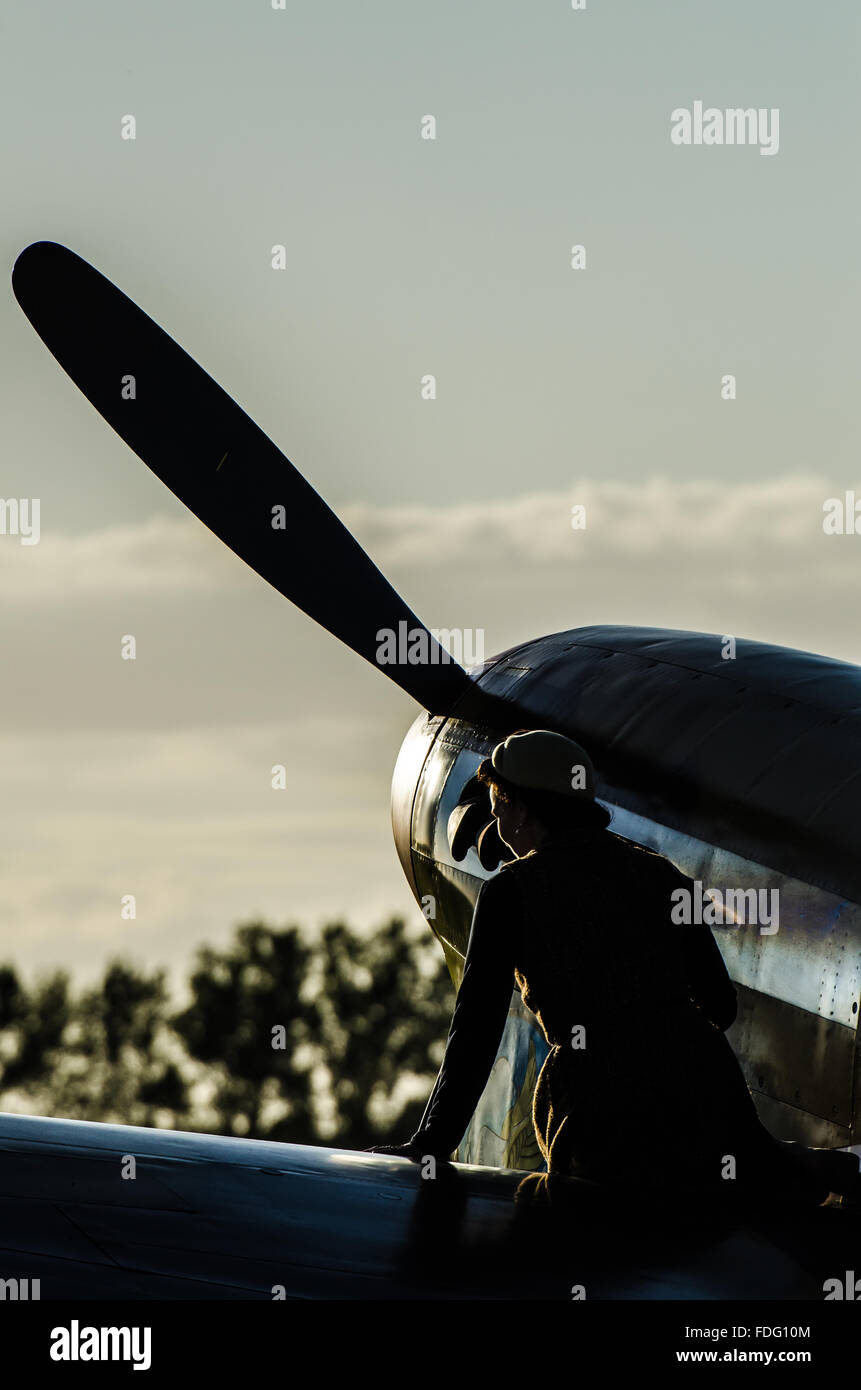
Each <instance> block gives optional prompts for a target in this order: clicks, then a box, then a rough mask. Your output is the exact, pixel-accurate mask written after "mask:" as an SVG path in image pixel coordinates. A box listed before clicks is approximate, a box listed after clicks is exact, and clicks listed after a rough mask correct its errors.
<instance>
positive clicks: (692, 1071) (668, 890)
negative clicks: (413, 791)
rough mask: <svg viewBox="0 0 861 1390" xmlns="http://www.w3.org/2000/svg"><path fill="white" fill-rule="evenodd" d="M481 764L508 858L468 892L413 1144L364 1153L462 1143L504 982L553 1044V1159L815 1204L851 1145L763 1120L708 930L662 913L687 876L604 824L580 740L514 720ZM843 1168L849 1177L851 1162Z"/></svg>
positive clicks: (538, 1107) (545, 1094)
mask: <svg viewBox="0 0 861 1390" xmlns="http://www.w3.org/2000/svg"><path fill="white" fill-rule="evenodd" d="M478 776H479V779H480V780H481V781H483V782H485V783H486V784H487V785H488V786H489V788H490V804H491V810H492V812H493V815H494V817H495V818H496V821H497V824H498V830H499V835H500V838H501V839H502V841H503V842H504V843H505V844H506V845H507V846H508V847H509V849H510V850H511V852H512V854H513V855H514V856H515V857H514V858H513V860H511V861H510V862H509V863H506V864H503V865H502V867H501V869H500V871H499V873H498V874H496V875H495V877H493V878H491V879H489V880H488V881H487V882H486V883H484V884H483V886H482V889H481V892H480V893H479V897H478V901H477V903H476V907H475V912H474V916H473V921H472V930H471V933H470V938H469V944H468V948H467V953H466V959H465V964H464V973H463V979H462V982H461V986H460V989H459V991H458V997H457V1003H456V1006H455V1010H454V1016H453V1019H452V1024H451V1029H450V1032H449V1037H448V1042H447V1045H446V1052H445V1057H444V1060H443V1063H442V1067H441V1069H440V1073H439V1076H438V1078H437V1081H436V1084H435V1086H434V1088H433V1091H432V1093H431V1097H430V1099H429V1101H428V1105H427V1108H426V1110H425V1113H424V1116H423V1117H422V1121H421V1124H420V1126H419V1129H418V1130H417V1132H416V1133H415V1134H414V1135H413V1137H412V1139H411V1140H410V1141H409V1143H408V1144H405V1145H396V1146H383V1147H382V1148H378V1149H376V1150H374V1152H383V1153H397V1154H404V1155H406V1156H408V1157H411V1158H414V1159H421V1158H424V1157H425V1156H427V1155H430V1154H432V1155H434V1156H435V1157H437V1158H441V1159H442V1158H448V1157H449V1156H450V1155H451V1154H452V1152H453V1151H454V1150H455V1149H456V1148H457V1146H458V1144H459V1143H460V1141H461V1139H462V1137H463V1134H464V1132H465V1131H466V1128H467V1126H468V1124H469V1121H470V1118H471V1116H472V1114H473V1111H474V1110H475V1107H476V1105H477V1103H478V1101H479V1099H480V1096H481V1093H482V1091H483V1089H484V1086H485V1084H486V1082H487V1079H488V1076H489V1073H490V1070H491V1067H492V1066H493V1062H494V1060H495V1057H496V1053H497V1049H498V1047H499V1042H500V1037H501V1034H502V1030H503V1028H504V1026H505V1021H506V1018H507V1015H508V1006H509V1001H510V998H511V989H512V981H513V980H514V981H516V983H517V984H518V985H519V987H520V990H521V993H522V997H523V1001H524V1003H525V1004H526V1005H527V1007H528V1008H530V1009H531V1010H532V1011H533V1012H534V1013H535V1015H536V1017H537V1019H538V1022H539V1024H540V1026H541V1029H542V1031H543V1033H544V1035H545V1037H546V1039H547V1042H548V1044H549V1046H550V1053H549V1055H548V1057H547V1058H546V1060H545V1062H544V1066H543V1067H542V1069H541V1073H540V1076H539V1078H538V1082H537V1085H536V1088H535V1096H534V1102H533V1121H534V1125H535V1130H536V1134H537V1138H538V1144H539V1147H540V1149H541V1152H542V1154H543V1155H544V1158H545V1160H546V1164H547V1171H548V1173H550V1174H566V1175H572V1176H578V1177H583V1178H589V1179H593V1180H597V1181H601V1182H611V1183H625V1184H636V1185H646V1186H654V1187H668V1186H674V1187H675V1186H678V1185H679V1184H681V1185H684V1186H691V1187H702V1186H704V1187H717V1186H719V1187H720V1188H721V1189H723V1190H730V1189H734V1190H738V1187H748V1186H751V1187H752V1186H755V1185H761V1184H762V1183H763V1181H766V1182H771V1184H772V1185H773V1187H774V1188H775V1189H776V1190H780V1191H785V1192H788V1193H791V1194H792V1195H799V1196H806V1197H808V1198H809V1199H812V1200H815V1201H822V1200H824V1199H825V1197H826V1196H827V1195H828V1193H829V1191H830V1190H831V1189H832V1187H834V1183H835V1182H838V1181H839V1179H838V1178H837V1176H836V1173H835V1172H834V1170H835V1169H839V1172H840V1177H841V1178H842V1179H844V1180H845V1167H844V1164H845V1156H843V1155H835V1154H829V1153H828V1152H827V1151H822V1150H818V1151H810V1150H801V1149H799V1150H798V1151H797V1153H795V1152H791V1150H795V1149H796V1146H788V1147H787V1146H784V1145H781V1144H779V1143H778V1142H777V1141H775V1140H774V1139H772V1137H771V1136H770V1135H769V1134H768V1132H767V1131H766V1130H765V1129H764V1128H763V1126H762V1125H761V1123H760V1121H759V1119H758V1117H757V1114H756V1110H755V1107H754V1105H753V1100H752V1098H751V1095H750V1092H749V1090H748V1088H747V1085H746V1083H745V1080H744V1077H743V1075H742V1072H741V1069H740V1067H739V1065H738V1062H737V1061H736V1058H735V1055H734V1053H733V1051H732V1049H731V1048H730V1046H729V1043H728V1042H727V1040H726V1038H725V1037H724V1030H725V1029H726V1028H728V1027H729V1026H730V1024H731V1023H732V1022H733V1020H734V1018H735V1016H736V996H735V989H734V987H733V984H732V981H731V980H730V978H729V975H728V974H727V971H726V967H725V966H724V963H723V959H722V957H721V954H720V952H719V950H718V948H717V945H716V943H715V940H714V938H713V936H712V934H711V931H710V929H709V928H708V926H705V925H702V926H676V925H673V923H672V918H671V913H672V909H673V906H674V905H675V903H676V902H677V901H678V899H677V898H674V897H673V894H674V892H676V891H677V890H678V889H679V888H682V889H686V890H687V891H691V889H692V887H693V885H692V883H691V881H690V880H689V879H686V878H685V877H684V876H683V875H682V874H680V873H679V872H678V871H677V870H676V869H675V868H674V867H673V865H672V864H670V863H669V862H668V861H667V860H665V859H663V858H662V857H661V856H660V855H657V854H653V853H651V852H650V851H648V850H645V849H643V848H641V847H640V846H638V845H634V844H632V843H631V842H630V841H627V840H624V839H622V838H621V837H620V836H618V835H614V834H611V833H610V832H609V831H608V829H607V827H608V825H609V822H610V816H609V814H608V812H607V811H606V810H605V808H604V807H603V806H601V805H600V804H599V803H598V802H596V801H595V799H594V773H593V769H592V764H591V762H590V759H589V757H588V754H587V753H586V752H585V750H584V749H583V748H581V747H580V745H579V744H577V743H575V742H573V740H571V739H568V738H565V737H563V736H562V735H560V734H555V733H551V732H549V731H546V730H535V731H531V732H521V733H518V734H513V735H511V736H509V737H508V738H507V739H506V740H505V741H504V742H503V743H500V744H498V745H497V746H496V748H494V750H493V754H492V757H491V758H489V759H486V760H485V762H484V763H482V764H481V767H480V768H479V771H478ZM811 1155H813V1157H811ZM817 1156H820V1157H821V1161H822V1162H823V1163H825V1165H826V1166H827V1175H826V1177H823V1176H822V1174H821V1171H820V1169H819V1163H818V1161H817ZM834 1160H836V1162H834ZM811 1165H814V1171H813V1172H810V1171H808V1170H809V1168H810V1166H811ZM846 1166H847V1167H851V1168H852V1171H853V1173H854V1172H855V1171H857V1160H856V1161H855V1162H854V1163H853V1161H852V1160H851V1159H850V1162H849V1164H848V1165H846ZM817 1173H818V1176H817V1175H816V1174H817ZM834 1190H837V1188H836V1187H834Z"/></svg>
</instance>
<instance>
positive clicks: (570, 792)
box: [490, 729, 595, 801]
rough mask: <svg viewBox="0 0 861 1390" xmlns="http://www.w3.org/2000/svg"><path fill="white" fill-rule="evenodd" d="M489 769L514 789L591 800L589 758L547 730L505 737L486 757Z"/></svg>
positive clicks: (592, 787)
mask: <svg viewBox="0 0 861 1390" xmlns="http://www.w3.org/2000/svg"><path fill="white" fill-rule="evenodd" d="M490 761H491V765H492V766H493V768H494V769H495V770H496V771H497V772H498V773H499V774H500V776H501V777H504V778H505V780H506V782H510V783H511V784H512V785H513V786H515V787H524V788H525V787H531V788H533V789H534V790H535V791H542V792H553V793H554V794H555V795H556V796H566V797H571V799H572V800H576V801H594V799H595V769H594V767H593V766H592V759H591V758H590V757H589V754H588V753H587V752H586V749H585V748H581V746H580V744H579V743H575V742H574V740H573V738H566V737H565V735H564V734H554V733H552V732H551V731H550V730H549V729H530V730H529V732H528V733H525V734H509V736H508V738H507V739H505V740H504V742H503V743H498V744H497V745H496V747H495V748H494V750H493V752H492V753H491V755H490Z"/></svg>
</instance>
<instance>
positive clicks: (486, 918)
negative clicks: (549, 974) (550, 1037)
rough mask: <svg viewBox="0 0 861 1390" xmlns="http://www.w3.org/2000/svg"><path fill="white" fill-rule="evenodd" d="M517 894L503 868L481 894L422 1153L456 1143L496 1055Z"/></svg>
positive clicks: (417, 1139) (448, 1149)
mask: <svg viewBox="0 0 861 1390" xmlns="http://www.w3.org/2000/svg"><path fill="white" fill-rule="evenodd" d="M515 893H516V887H515V885H514V884H513V883H512V881H511V879H510V876H509V875H508V874H506V873H505V871H504V870H502V871H501V872H500V873H499V874H498V875H497V876H496V877H495V878H491V879H488V881H487V882H486V883H485V884H483V886H482V889H481V892H480V893H479V895H478V900H477V902H476V905H475V911H474V913H473V918H472V928H471V930H470V934H469V944H468V946H467V950H466V958H465V963H464V970H463V979H462V980H461V984H460V989H459V990H458V994H457V1003H456V1005H455V1009H454V1015H453V1017H452V1021H451V1027H450V1029H449V1035H448V1042H447V1043H446V1049H445V1056H444V1058H443V1062H442V1066H441V1067H440V1071H439V1076H438V1077H437V1079H436V1083H435V1085H434V1088H433V1090H432V1091H431V1095H430V1099H429V1100H428V1103H427V1106H426V1108H425V1112H424V1115H423V1116H422V1120H421V1124H420V1125H419V1127H418V1129H417V1130H416V1133H415V1134H414V1135H413V1137H412V1139H411V1140H410V1146H411V1147H412V1148H413V1149H415V1150H416V1151H417V1152H418V1153H420V1154H422V1155H425V1154H433V1155H434V1157H436V1158H448V1156H449V1155H450V1154H451V1153H452V1152H453V1150H454V1149H456V1148H457V1146H458V1144H459V1143H460V1141H461V1139H462V1138H463V1136H464V1134H465V1132H466V1129H467V1126H468V1124H469V1122H470V1120H471V1118H472V1115H473V1112H474V1110H475V1107H476V1105H477V1104H478V1102H479V1100H480V1099H481V1093H482V1091H483V1090H484V1088H485V1086H486V1084H487V1079H488V1077H489V1075H490V1070H491V1068H492V1066H493V1063H494V1061H495V1060H496V1053H497V1050H498V1048H499V1041H500V1038H501V1037H502V1032H503V1029H504V1027H505V1021H506V1019H507V1017H508V1006H509V1004H510V1002H511V991H512V988H513V985H514V920H515V911H516V899H515V896H514V895H515Z"/></svg>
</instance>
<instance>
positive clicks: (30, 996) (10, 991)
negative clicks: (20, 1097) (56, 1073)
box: [0, 965, 71, 1094]
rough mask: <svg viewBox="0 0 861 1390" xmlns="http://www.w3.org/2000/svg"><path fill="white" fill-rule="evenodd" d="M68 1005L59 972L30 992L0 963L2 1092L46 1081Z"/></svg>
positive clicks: (28, 1090) (26, 1088)
mask: <svg viewBox="0 0 861 1390" xmlns="http://www.w3.org/2000/svg"><path fill="white" fill-rule="evenodd" d="M70 1009H71V1004H70V1000H69V981H68V976H66V975H65V974H63V973H62V972H61V971H58V972H57V973H56V974H54V975H50V976H48V977H47V978H46V979H42V980H40V981H38V982H37V983H36V985H34V987H33V989H32V990H30V991H28V990H26V989H25V988H24V986H23V985H22V984H21V982H20V980H19V979H18V976H17V974H16V973H15V971H14V969H12V967H11V966H8V965H7V966H2V967H0V1093H2V1092H7V1091H24V1092H26V1093H28V1094H29V1093H31V1092H33V1091H37V1090H38V1089H39V1088H40V1086H44V1085H45V1084H46V1083H48V1082H49V1081H50V1078H51V1076H52V1075H53V1070H54V1061H55V1059H54V1049H56V1048H57V1047H59V1046H60V1043H61V1041H62V1038H63V1033H64V1031H65V1029H66V1026H67V1024H68V1022H69V1018H70Z"/></svg>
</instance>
